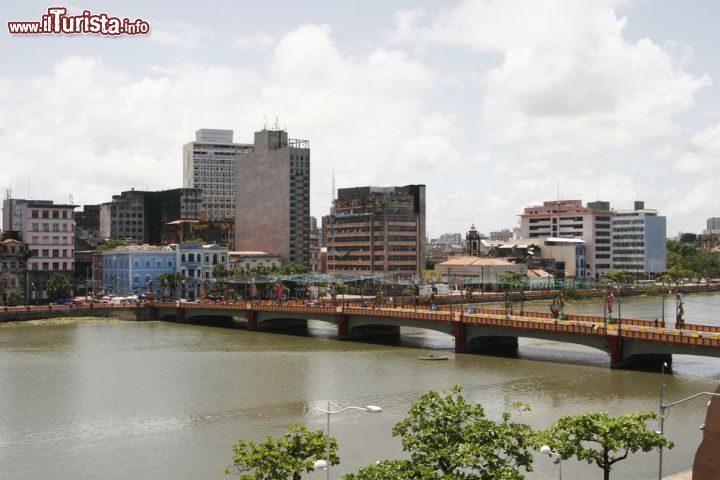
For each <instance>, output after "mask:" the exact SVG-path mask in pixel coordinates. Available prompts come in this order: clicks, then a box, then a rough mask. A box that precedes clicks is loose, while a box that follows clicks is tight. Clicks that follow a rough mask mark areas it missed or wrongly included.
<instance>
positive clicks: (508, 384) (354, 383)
mask: <svg viewBox="0 0 720 480" xmlns="http://www.w3.org/2000/svg"><path fill="white" fill-rule="evenodd" d="M621 302H622V304H621V310H622V316H623V317H625V318H631V317H633V318H659V317H660V315H661V312H662V308H661V306H660V305H661V302H660V299H659V298H647V299H646V298H623V299H622V300H621ZM666 302H667V303H666V316H667V318H668V319H670V318H673V317H674V306H675V300H674V298H668V299H666ZM546 303H547V302H542V303H541V304H538V305H536V307H537V308H542V309H546V308H547V305H546ZM684 303H685V305H684V306H685V319H686V321H687V322H688V323H706V324H720V322H718V312H720V294H707V295H688V296H686V297H685V299H684ZM530 308H532V307H531V306H530V305H528V306H527V309H530ZM566 311H567V312H568V313H587V314H593V315H597V314H602V304H599V305H598V303H597V302H596V301H595V302H569V303H568V304H567V305H566ZM335 333H336V330H335V329H334V328H331V327H330V326H329V325H327V324H325V323H322V322H311V323H310V334H309V335H308V336H292V335H282V334H272V333H262V332H248V331H246V330H244V329H241V328H220V327H214V326H200V325H190V324H175V323H166V322H154V321H149V322H127V321H118V320H111V319H98V318H87V319H63V320H44V321H31V322H24V323H9V324H0V479H2V480H15V479H23V480H25V479H39V478H52V479H68V480H69V479H73V480H76V479H118V480H120V479H122V480H125V479H128V480H129V479H138V478H152V479H174V480H178V479H180V480H185V479H188V480H190V479H193V480H196V479H210V480H213V479H221V478H232V477H229V476H227V475H225V474H224V473H223V468H224V467H225V466H227V465H229V464H230V463H231V459H232V445H233V444H234V443H236V442H237V441H238V440H239V439H241V438H242V439H247V440H255V441H262V440H264V439H265V438H266V436H268V435H279V434H281V433H282V432H283V430H284V428H285V426H286V425H289V424H292V423H306V424H308V425H309V426H310V427H311V428H313V429H324V428H325V422H326V416H325V414H323V413H321V412H318V411H317V410H316V408H318V407H319V408H325V407H326V406H327V402H328V401H329V402H331V405H332V408H333V409H339V408H342V407H344V406H351V405H354V406H364V405H369V404H372V405H379V406H381V407H382V408H383V411H382V413H379V414H369V413H364V412H358V411H354V410H349V411H345V412H343V413H341V414H337V415H333V416H332V418H331V435H333V436H335V437H337V438H338V440H339V442H340V458H341V460H342V463H341V464H340V465H339V466H337V467H334V468H333V469H332V471H331V474H332V475H331V478H333V479H336V478H339V477H340V475H341V474H342V473H347V472H352V471H356V470H357V468H359V467H360V466H363V465H367V464H371V463H373V462H375V461H376V460H379V459H386V458H400V457H403V456H404V454H403V452H402V451H401V448H400V441H399V439H397V438H394V437H392V435H391V429H392V426H393V425H394V424H395V423H396V422H398V421H399V420H401V419H402V418H404V416H405V414H406V412H407V409H408V407H409V406H410V405H411V404H412V403H413V402H414V401H415V400H416V399H417V398H418V396H420V395H422V394H423V393H426V392H427V391H429V390H441V389H443V388H447V387H450V386H452V385H456V384H458V385H461V386H462V388H463V393H464V395H465V397H466V398H467V399H469V400H471V401H473V402H479V403H481V404H482V405H483V406H484V407H485V409H486V413H487V415H488V416H489V417H491V418H494V419H498V418H499V415H500V413H501V412H502V411H504V410H505V409H506V407H507V406H508V405H509V404H510V403H512V402H514V401H522V402H525V403H527V404H529V405H530V407H531V408H532V410H531V411H530V412H527V413H524V414H522V415H521V416H519V417H518V418H517V419H518V420H520V421H523V422H526V423H529V424H530V425H532V426H534V427H536V428H544V427H547V426H549V425H550V423H552V422H553V421H554V420H556V419H557V418H558V417H560V416H562V415H568V414H574V413H579V412H583V411H593V410H604V411H608V412H609V413H611V414H613V415H618V414H623V413H628V412H633V411H638V410H655V411H656V410H657V408H658V403H659V398H658V394H659V389H660V382H661V375H660V374H659V373H650V372H635V371H625V370H611V369H609V368H608V361H609V360H608V356H607V355H606V354H605V353H603V352H601V351H599V350H593V349H589V348H585V347H582V346H576V345H568V344H559V343H554V342H549V341H542V340H532V339H521V340H520V348H519V355H518V358H504V357H493V356H483V355H473V354H455V353H453V352H452V339H451V338H450V337H449V336H446V335H443V334H439V333H433V332H427V331H422V330H411V329H403V331H402V334H403V335H402V340H401V344H402V345H401V346H400V347H398V346H388V345H376V344H364V343H353V342H339V341H337V340H336V339H335ZM429 352H435V353H436V354H437V353H442V354H443V355H444V354H447V355H449V356H450V358H449V360H448V361H443V362H423V361H420V360H419V359H418V356H419V355H423V354H427V353H429ZM673 362H674V363H673V368H674V372H673V374H672V375H668V374H666V375H664V383H665V384H666V388H665V399H666V403H668V402H671V401H675V400H678V399H682V398H685V397H687V396H690V395H693V394H695V393H698V392H703V391H714V390H715V388H716V387H717V386H718V383H719V380H718V379H720V360H718V359H713V358H705V357H695V356H675V357H674V359H673ZM706 401H707V399H706V398H700V399H696V400H693V401H688V402H685V403H682V404H680V405H677V406H675V407H673V408H672V410H671V413H670V416H669V418H668V419H667V420H666V422H665V432H666V435H667V436H668V437H669V438H670V439H671V440H673V441H674V442H675V443H676V447H675V448H674V449H672V450H669V451H668V450H666V451H665V453H664V462H663V466H664V468H663V471H664V473H665V474H666V475H669V474H672V473H676V472H679V471H683V470H688V469H689V468H691V466H692V462H693V457H694V454H695V450H696V449H697V446H698V445H699V442H700V440H701V437H702V432H701V430H700V429H699V426H700V425H701V424H702V423H704V417H705V405H706ZM562 469H563V475H564V478H566V479H568V478H570V479H572V478H581V476H585V477H587V478H600V476H601V472H600V470H599V469H598V468H597V467H595V466H594V465H588V464H585V463H579V462H577V461H574V460H567V461H564V462H563V465H562ZM657 469H658V455H657V452H651V453H647V454H635V455H631V456H630V457H629V459H627V460H625V461H622V462H620V463H618V464H617V466H616V468H615V469H614V470H613V474H612V478H613V479H615V480H616V479H633V480H641V479H652V478H657ZM557 476H558V466H557V465H554V464H552V462H551V460H550V459H549V458H548V457H547V456H542V455H538V456H537V458H536V461H535V464H534V471H533V472H531V473H529V474H528V475H527V477H526V478H528V479H536V480H541V479H555V478H557ZM304 478H307V479H309V480H312V479H318V480H319V479H323V478H325V474H324V472H311V473H309V474H307V475H306V476H305V477H304Z"/></svg>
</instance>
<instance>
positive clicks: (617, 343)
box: [606, 335, 625, 368]
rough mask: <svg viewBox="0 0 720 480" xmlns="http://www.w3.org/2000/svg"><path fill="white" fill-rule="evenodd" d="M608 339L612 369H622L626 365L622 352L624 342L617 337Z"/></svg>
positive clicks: (613, 336)
mask: <svg viewBox="0 0 720 480" xmlns="http://www.w3.org/2000/svg"><path fill="white" fill-rule="evenodd" d="M606 338H607V342H608V350H609V352H610V368H621V367H622V366H623V365H624V363H625V359H624V358H623V351H622V340H621V339H620V337H618V336H616V335H610V336H608V337H606Z"/></svg>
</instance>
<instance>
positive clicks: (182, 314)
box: [147, 301, 720, 369]
mask: <svg viewBox="0 0 720 480" xmlns="http://www.w3.org/2000/svg"><path fill="white" fill-rule="evenodd" d="M147 308H149V310H150V312H149V313H150V315H151V316H152V318H154V319H160V320H170V321H194V322H202V321H208V320H218V319H227V320H229V319H232V318H234V317H244V318H245V319H247V327H248V329H249V330H257V331H262V330H294V331H298V330H300V331H303V330H305V331H306V330H307V322H308V320H317V321H321V322H326V323H328V324H330V325H333V326H336V327H337V332H338V333H337V338H338V339H340V340H361V339H370V338H375V339H377V338H381V337H399V335H400V328H401V327H414V328H421V329H427V330H433V331H437V332H441V333H444V334H447V335H450V336H452V337H453V338H454V342H455V352H456V353H470V352H492V351H514V350H517V347H518V338H519V337H528V338H538V339H545V340H551V341H556V342H565V343H574V344H580V345H585V346H588V347H592V348H596V349H598V350H601V351H603V352H605V353H607V354H608V355H609V359H610V367H611V368H621V367H622V368H633V367H657V368H658V369H659V366H660V365H662V363H663V362H666V363H667V364H668V366H671V365H672V355H673V354H678V355H701V356H707V357H720V327H714V326H707V325H693V324H687V323H686V324H685V325H684V326H683V328H682V329H679V328H674V327H673V328H667V327H665V326H664V325H657V324H656V322H654V321H647V320H636V319H620V320H617V323H616V324H611V325H609V324H607V323H606V321H605V318H603V317H593V316H584V315H568V316H566V317H564V318H563V319H559V318H553V316H552V315H551V314H549V313H544V312H521V313H519V314H507V313H506V312H505V311H504V310H476V309H474V308H472V307H469V308H467V309H465V308H461V307H458V306H454V307H453V306H443V307H440V308H439V309H438V308H435V309H430V308H420V307H412V306H400V307H398V306H393V305H382V306H378V307H375V306H372V305H370V306H367V305H365V304H361V303H359V302H354V303H353V302H346V303H343V304H341V305H330V304H306V303H299V302H292V301H290V302H284V303H282V304H280V305H278V304H276V303H274V302H267V301H264V302H250V301H242V302H221V303H213V302H200V303H180V302H176V303H165V302H153V303H150V304H149V305H148V307H147Z"/></svg>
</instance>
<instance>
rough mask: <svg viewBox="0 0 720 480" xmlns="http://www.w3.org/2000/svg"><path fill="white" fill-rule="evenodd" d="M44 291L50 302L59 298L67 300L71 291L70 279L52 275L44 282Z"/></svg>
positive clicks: (60, 275)
mask: <svg viewBox="0 0 720 480" xmlns="http://www.w3.org/2000/svg"><path fill="white" fill-rule="evenodd" d="M45 290H47V295H48V299H49V300H50V301H53V300H58V299H61V298H68V297H69V296H70V292H71V291H72V285H71V283H70V279H69V278H68V277H67V276H66V275H63V274H62V273H54V274H53V275H52V276H51V277H50V278H48V280H47V282H45Z"/></svg>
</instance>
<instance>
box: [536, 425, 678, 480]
mask: <svg viewBox="0 0 720 480" xmlns="http://www.w3.org/2000/svg"><path fill="white" fill-rule="evenodd" d="M653 419H657V413H655V412H650V411H644V412H635V413H629V414H627V415H621V416H619V417H610V416H609V415H608V414H607V413H605V412H588V413H582V414H580V415H568V416H565V417H562V418H560V419H559V420H558V421H557V422H555V423H554V424H553V425H552V426H551V427H550V428H549V429H548V430H546V431H544V432H542V433H541V434H540V435H539V436H538V439H537V442H538V443H537V445H536V447H538V446H540V445H543V444H545V445H549V446H550V448H551V449H552V450H554V451H555V452H557V453H558V454H559V455H560V457H561V458H562V459H564V460H565V459H568V458H570V457H576V458H577V459H578V460H581V461H585V462H587V463H595V465H597V466H598V467H600V468H601V469H602V470H603V472H604V477H603V478H604V480H609V479H610V471H611V470H612V467H613V465H615V464H616V463H617V462H619V461H621V460H625V459H626V458H627V457H628V455H629V454H630V453H636V452H638V451H643V452H649V451H651V450H655V449H657V448H658V447H663V448H672V447H673V443H672V442H671V441H669V440H668V439H666V438H665V437H664V436H662V435H660V434H659V433H657V432H655V431H654V430H648V428H647V421H648V420H653Z"/></svg>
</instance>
